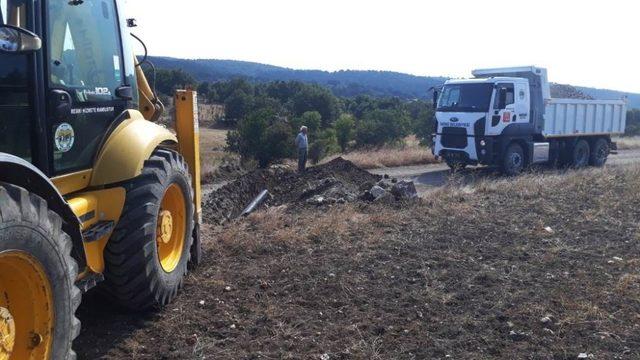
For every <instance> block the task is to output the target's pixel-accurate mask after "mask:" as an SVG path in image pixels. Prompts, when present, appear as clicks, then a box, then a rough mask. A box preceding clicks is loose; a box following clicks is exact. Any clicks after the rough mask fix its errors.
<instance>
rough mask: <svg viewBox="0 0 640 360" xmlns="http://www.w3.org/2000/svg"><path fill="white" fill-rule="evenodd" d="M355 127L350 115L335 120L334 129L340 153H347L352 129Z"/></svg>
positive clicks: (343, 115)
mask: <svg viewBox="0 0 640 360" xmlns="http://www.w3.org/2000/svg"><path fill="white" fill-rule="evenodd" d="M354 126H355V121H354V119H353V116H352V115H349V114H342V115H340V117H339V118H338V120H336V123H335V125H334V128H335V130H336V138H337V142H338V145H340V149H341V150H342V152H345V151H347V147H348V146H349V142H350V141H351V139H352V138H353V127H354Z"/></svg>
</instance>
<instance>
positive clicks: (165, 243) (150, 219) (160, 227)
mask: <svg viewBox="0 0 640 360" xmlns="http://www.w3.org/2000/svg"><path fill="white" fill-rule="evenodd" d="M125 188H126V189H127V199H126V201H125V205H124V210H123V213H122V216H121V220H120V222H119V223H118V225H117V227H116V230H115V231H114V234H113V235H112V237H111V239H110V240H109V243H108V244H107V248H106V251H105V265H106V271H105V282H104V285H103V287H104V289H105V290H106V291H107V292H108V293H109V294H110V295H111V296H113V297H114V298H115V300H116V301H117V302H118V303H119V304H120V305H122V306H124V307H126V308H128V309H130V310H135V311H142V310H149V309H157V308H161V307H163V306H165V305H167V304H169V303H170V302H171V301H172V300H173V299H174V298H175V297H176V295H177V294H178V291H179V290H180V288H181V287H182V283H183V279H184V276H185V274H186V273H187V264H188V263H189V258H190V249H191V244H192V242H193V237H192V232H193V227H194V219H193V214H194V210H193V209H194V207H193V191H192V190H191V189H192V188H191V178H190V176H189V171H188V169H187V165H186V163H185V161H184V159H183V158H182V157H181V156H180V155H178V154H177V153H176V152H174V151H170V150H163V149H158V150H156V151H155V152H154V153H153V155H152V156H151V158H150V159H149V160H147V161H146V162H145V164H144V168H143V170H142V174H140V176H138V177H136V178H135V179H133V180H131V181H130V182H129V183H128V184H126V185H125Z"/></svg>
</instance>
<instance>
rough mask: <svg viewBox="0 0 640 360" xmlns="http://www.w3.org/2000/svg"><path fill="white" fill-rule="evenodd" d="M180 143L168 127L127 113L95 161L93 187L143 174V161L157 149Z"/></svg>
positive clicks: (139, 115)
mask: <svg viewBox="0 0 640 360" xmlns="http://www.w3.org/2000/svg"><path fill="white" fill-rule="evenodd" d="M177 144H178V140H177V138H176V136H175V135H174V134H173V133H172V132H171V131H169V130H168V129H167V128H165V127H163V126H160V125H157V124H154V123H152V122H150V121H148V120H146V119H145V118H144V117H143V116H142V114H141V113H140V112H139V111H137V110H127V112H126V113H125V119H124V120H123V121H122V122H120V124H119V125H118V126H117V127H116V129H115V130H114V131H113V132H112V133H111V135H109V138H108V139H107V141H106V142H105V143H104V145H103V146H102V149H101V150H100V153H99V154H98V156H97V158H96V162H95V166H94V170H93V174H92V176H91V184H90V186H92V187H94V186H103V185H109V184H114V183H118V182H122V181H126V180H130V179H133V178H134V177H136V176H138V175H140V174H141V173H142V168H143V166H144V162H145V161H146V160H147V159H149V158H150V157H151V154H152V153H153V151H154V150H155V149H156V148H157V147H158V146H160V145H170V146H176V145H177Z"/></svg>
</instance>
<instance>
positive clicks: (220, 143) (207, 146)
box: [200, 127, 237, 179]
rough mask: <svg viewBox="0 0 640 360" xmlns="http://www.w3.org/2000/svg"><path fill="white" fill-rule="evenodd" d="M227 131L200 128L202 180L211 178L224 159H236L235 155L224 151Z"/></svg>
mask: <svg viewBox="0 0 640 360" xmlns="http://www.w3.org/2000/svg"><path fill="white" fill-rule="evenodd" d="M227 132H228V130H220V129H209V128H204V127H201V128H200V161H201V173H202V178H203V179H209V178H211V177H212V176H213V174H214V173H215V171H216V169H217V168H218V167H219V166H220V164H221V163H222V162H223V161H224V160H225V159H230V158H237V155H235V154H231V153H228V152H225V151H224V148H225V146H226V144H227V143H226V141H227Z"/></svg>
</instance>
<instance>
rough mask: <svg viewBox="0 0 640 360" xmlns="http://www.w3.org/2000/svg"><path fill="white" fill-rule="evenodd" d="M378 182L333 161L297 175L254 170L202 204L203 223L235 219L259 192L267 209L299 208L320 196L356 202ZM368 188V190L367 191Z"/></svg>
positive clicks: (275, 168)
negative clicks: (265, 197) (267, 197)
mask: <svg viewBox="0 0 640 360" xmlns="http://www.w3.org/2000/svg"><path fill="white" fill-rule="evenodd" d="M379 180H380V177H379V176H377V175H372V174H370V173H368V172H367V171H365V170H362V169H360V168H358V167H357V166H355V165H354V164H353V163H351V162H350V161H347V160H344V159H343V158H337V159H335V160H332V161H330V162H328V163H326V164H323V165H319V166H316V167H312V168H310V169H308V171H307V172H306V173H304V174H299V173H297V172H295V171H293V170H292V169H291V168H289V167H287V166H283V165H275V166H272V167H270V168H269V169H263V170H256V171H253V172H250V173H248V174H246V175H244V176H241V177H240V178H238V179H237V180H235V181H233V182H231V183H229V184H227V185H225V186H223V187H221V188H220V189H218V190H216V191H214V192H212V193H211V194H210V195H209V197H208V198H206V199H205V200H204V202H203V211H204V219H205V222H208V223H214V224H220V223H224V222H225V221H227V220H229V219H233V218H236V217H237V216H239V215H240V213H241V212H242V210H244V208H245V207H246V206H247V205H248V204H249V203H250V202H251V201H252V200H253V199H254V198H255V197H256V196H258V194H260V192H261V191H262V190H265V189H267V190H269V193H270V194H271V199H270V200H269V204H270V205H274V206H279V205H283V204H289V203H294V204H299V203H304V202H305V201H306V200H308V199H310V198H312V197H313V196H317V195H323V196H325V197H327V198H330V199H335V200H336V201H338V202H350V201H354V200H356V199H357V197H358V195H359V194H360V192H361V190H362V189H364V188H370V187H371V186H372V185H373V184H375V183H376V182H377V181H379ZM367 186H368V187H367Z"/></svg>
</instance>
